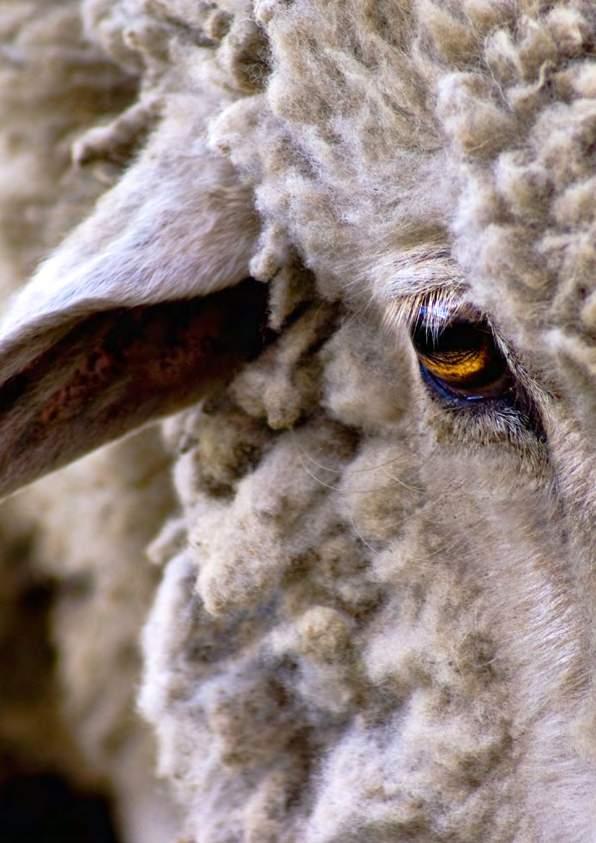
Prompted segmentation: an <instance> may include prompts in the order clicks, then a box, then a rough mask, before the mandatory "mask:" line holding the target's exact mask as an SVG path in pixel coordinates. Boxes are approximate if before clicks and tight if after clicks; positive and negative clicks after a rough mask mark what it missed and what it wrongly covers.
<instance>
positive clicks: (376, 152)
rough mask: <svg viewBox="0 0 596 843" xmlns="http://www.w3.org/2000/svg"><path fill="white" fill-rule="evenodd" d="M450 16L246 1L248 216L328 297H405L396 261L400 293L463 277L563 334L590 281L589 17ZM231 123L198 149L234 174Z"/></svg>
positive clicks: (472, 10) (508, 317)
mask: <svg viewBox="0 0 596 843" xmlns="http://www.w3.org/2000/svg"><path fill="white" fill-rule="evenodd" d="M451 5H452V4H441V9H439V8H438V7H437V6H435V5H433V4H432V3H426V2H425V3H422V2H420V3H413V4H399V6H397V5H396V4H395V3H391V2H388V3H376V4H373V6H374V9H373V8H372V7H371V6H370V4H362V3H342V4H337V5H336V6H333V9H332V11H330V9H329V5H328V4H321V3H319V2H316V0H312V1H311V2H301V3H295V4H292V5H290V6H288V5H287V4H281V3H271V2H269V3H260V4H256V15H257V19H258V20H259V21H260V23H261V25H262V26H263V27H264V28H265V30H266V33H267V36H268V38H269V44H270V49H271V53H272V56H273V72H272V75H271V78H270V80H269V82H268V85H267V92H266V93H267V99H268V103H269V106H270V112H269V114H268V117H267V118H265V119H261V120H260V121H259V123H258V128H257V130H256V134H257V136H258V137H257V138H255V137H252V138H250V139H247V140H246V142H248V143H254V149H255V150H259V152H258V155H259V156H260V158H261V161H260V166H259V168H258V169H259V170H260V172H262V173H266V177H265V178H263V179H262V183H259V181H257V184H256V194H257V199H258V203H259V207H260V209H261V211H262V213H263V215H264V217H265V219H266V220H267V219H268V220H271V221H273V220H274V221H275V226H276V227H277V228H279V225H280V222H282V221H283V222H284V223H285V225H286V228H287V233H288V236H289V238H290V240H292V241H294V242H295V243H296V244H297V245H298V246H299V248H300V249H301V251H302V254H303V256H304V257H305V260H306V261H307V263H309V264H310V265H311V266H312V268H313V269H315V270H316V272H317V274H318V276H319V279H320V283H321V285H322V286H323V287H325V286H326V285H328V286H329V288H330V289H331V290H333V289H335V290H336V291H337V289H338V288H339V290H340V291H341V294H343V295H348V296H350V295H352V294H354V292H355V291H357V290H364V291H365V295H366V294H368V293H369V292H370V290H372V291H373V293H379V292H380V293H381V295H387V291H390V293H391V294H393V293H394V292H396V291H397V292H399V290H400V289H402V285H403V289H404V291H405V292H408V291H409V289H408V272H407V270H406V271H404V265H405V264H407V262H408V258H409V257H410V256H411V257H412V258H413V259H412V260H411V262H410V276H411V280H412V281H413V282H415V281H416V279H417V277H419V274H418V276H417V270H420V269H421V268H424V271H425V272H426V273H427V274H429V273H432V272H435V271H436V272H441V271H442V268H443V272H444V273H445V274H446V275H447V276H449V275H451V278H452V280H453V281H454V282H459V281H460V278H459V277H458V276H459V275H461V273H462V272H463V273H464V275H465V276H466V280H467V283H469V284H470V285H471V287H472V289H473V292H474V295H475V296H476V297H477V298H478V300H479V302H480V303H481V304H484V305H486V306H488V307H490V308H492V309H494V310H496V311H497V313H499V312H500V315H501V316H502V318H503V320H504V321H506V322H507V323H513V326H514V328H515V327H517V325H516V323H517V322H521V323H522V325H521V326H519V327H520V330H521V329H522V328H523V322H524V316H523V313H524V312H525V313H526V314H527V318H526V322H527V323H528V324H530V323H531V324H532V325H533V326H534V329H535V326H536V317H537V316H541V317H544V318H545V321H549V322H550V323H551V324H552V323H553V322H555V323H556V321H557V319H558V317H561V319H563V320H564V321H566V322H567V323H568V322H569V318H568V312H569V308H570V307H572V306H573V305H572V304H570V300H575V301H577V299H578V296H585V291H586V288H587V289H588V292H589V291H590V290H591V289H593V285H594V272H593V266H594V248H593V245H592V244H593V242H594V238H593V227H594V222H595V218H594V213H595V212H594V203H593V202H590V200H589V198H588V197H589V196H590V195H592V194H591V188H590V185H591V184H592V183H591V181H590V178H591V177H593V174H592V172H591V167H592V165H591V155H590V151H589V150H590V149H591V146H590V138H591V137H593V133H594V120H595V110H596V106H595V105H594V99H593V97H594V85H595V84H596V83H595V81H594V78H595V76H594V75H595V73H596V70H595V66H594V62H593V57H592V54H591V51H590V47H589V43H590V37H591V33H593V28H594V12H593V8H591V7H590V4H587V3H582V2H578V3H572V4H569V3H564V4H559V5H557V6H556V7H555V8H554V9H553V8H551V7H548V8H547V7H544V8H543V7H541V6H540V4H534V6H533V7H532V8H530V7H528V9H527V13H528V14H527V15H523V14H521V12H522V11H523V10H520V13H519V14H517V16H512V9H511V7H510V6H509V4H502V3H496V2H495V3H484V4H476V3H473V2H469V3H466V4H453V7H457V10H456V11H453V9H451ZM458 42H459V46H458ZM233 123H234V117H233V114H230V116H229V120H226V118H225V117H224V118H223V119H220V120H219V121H218V123H217V125H216V126H215V127H214V130H213V140H214V142H215V143H216V144H217V143H221V144H222V145H223V146H226V147H227V148H228V149H230V151H231V155H232V158H236V159H237V160H238V161H239V162H241V161H242V158H243V154H244V153H243V150H241V149H240V146H241V145H242V144H238V142H236V145H235V144H234V142H233V141H232V142H231V141H230V138H231V135H232V134H233ZM236 137H237V136H236ZM255 141H257V142H255ZM570 223H571V224H572V225H573V231H572V232H571V233H570V230H569V227H570ZM446 244H449V245H450V246H451V252H452V255H453V257H454V258H455V260H456V261H457V264H458V265H459V267H460V269H459V270H456V269H455V264H452V265H451V266H448V265H447V264H446V262H445V258H444V253H445V250H444V248H443V247H444V246H445V245H446ZM422 254H425V255H426V260H425V261H424V262H423V263H421V261H420V256H421V255H422ZM569 278H573V279H574V282H570V281H569ZM446 280H448V279H446ZM415 286H416V284H415ZM563 288H565V289H563ZM561 296H564V297H565V298H566V304H565V306H563V305H562V303H561ZM592 309H593V307H592V308H591V309H590V310H589V313H588V311H586V312H585V313H584V314H583V317H582V318H584V319H586V318H588V319H590V320H591V319H593V316H590V313H591V311H592ZM546 317H548V319H547V318H546Z"/></svg>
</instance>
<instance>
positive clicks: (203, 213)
mask: <svg viewBox="0 0 596 843" xmlns="http://www.w3.org/2000/svg"><path fill="white" fill-rule="evenodd" d="M169 141H170V143H172V144H173V146H174V148H176V149H178V150H184V154H183V156H176V157H172V156H168V155H164V154H162V153H163V150H160V149H159V139H158V141H157V142H156V143H155V144H153V146H149V147H148V149H147V150H146V151H145V153H144V155H143V156H142V157H141V158H140V159H139V160H138V161H137V163H136V164H135V165H134V166H133V167H132V168H131V169H130V170H129V171H128V173H127V174H126V175H125V176H124V177H123V179H122V180H121V181H120V182H119V184H118V185H117V186H116V187H115V188H114V189H113V190H112V191H110V193H108V194H106V196H104V197H103V199H102V200H101V201H100V203H99V204H98V206H97V209H96V211H95V212H94V214H93V215H92V216H91V217H90V218H89V219H88V220H87V221H86V222H85V223H83V224H82V225H81V226H80V227H79V228H78V229H77V230H75V232H73V234H72V235H71V236H70V237H69V238H68V239H67V240H66V241H65V242H64V244H63V245H62V246H61V247H60V248H59V249H58V250H57V252H56V253H55V254H54V255H53V256H52V257H51V258H50V259H49V260H48V261H47V262H46V263H45V264H44V265H43V266H42V267H41V268H40V270H39V271H38V273H37V274H36V276H35V277H34V278H33V279H32V281H31V282H30V283H29V284H28V285H27V286H26V287H25V289H24V290H23V292H22V293H21V295H20V296H19V297H18V298H17V299H16V300H15V302H14V304H13V306H12V308H11V309H10V310H9V312H8V314H7V316H6V317H5V319H4V321H3V323H2V325H0V494H2V495H4V494H8V493H10V492H12V491H15V490H16V489H17V488H19V487H21V486H23V485H25V484H26V483H29V482H31V481H32V480H34V479H36V478H37V477H39V476H41V475H42V474H45V473H47V472H48V471H51V470H53V469H55V468H58V467H60V466H62V465H65V464H66V463H67V462H69V461H71V460H73V459H76V458H77V457H79V456H81V455H83V454H84V453H86V452H88V451H90V450H92V449H94V448H96V447H98V446H100V445H102V444H104V443H106V442H109V441H110V440H112V439H114V438H116V437H118V436H121V435H123V434H124V433H127V432H128V431H130V430H133V429H134V428H136V427H138V426H140V425H142V424H144V423H146V422H148V421H151V420H152V419H155V418H157V417H160V416H163V415H166V414H168V413H171V412H174V411H176V410H178V409H180V408H181V407H183V406H185V405H186V404H189V403H191V402H193V401H195V400H197V398H199V397H201V396H202V395H203V394H204V393H205V391H206V390H207V389H209V387H210V386H211V385H212V384H214V383H215V382H219V381H221V379H223V378H226V377H229V376H230V374H231V373H232V372H233V370H234V368H235V367H236V366H238V365H239V364H240V363H241V362H242V361H243V360H245V359H247V358H248V357H250V356H251V355H254V354H256V353H257V352H258V350H259V348H260V347H261V345H262V343H263V340H264V324H265V321H266V287H265V286H264V285H262V284H259V283H258V282H256V281H253V280H250V279H248V280H245V279H247V276H248V263H249V259H250V256H251V254H252V252H253V250H254V245H255V239H256V223H255V219H254V214H253V211H252V204H251V199H250V196H249V195H248V194H247V192H246V191H245V190H244V188H242V187H241V186H239V185H238V182H237V178H236V176H235V173H234V172H233V171H232V170H231V168H230V166H229V165H228V164H227V163H226V162H225V161H223V160H221V159H219V158H216V157H214V156H212V155H211V154H210V153H209V152H208V151H207V150H206V149H205V147H204V146H201V144H200V143H197V142H195V141H193V139H192V138H187V139H186V143H185V142H184V141H183V140H182V139H180V138H177V139H172V137H171V134H170V137H169ZM156 147H157V148H156ZM225 288H228V289H225Z"/></svg>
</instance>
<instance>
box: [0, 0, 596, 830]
mask: <svg viewBox="0 0 596 843" xmlns="http://www.w3.org/2000/svg"><path fill="white" fill-rule="evenodd" d="M82 13H83V18H84V20H85V25H86V27H87V32H88V33H89V37H90V38H92V39H94V40H95V41H96V42H97V43H99V44H100V45H101V46H102V48H103V49H104V50H105V51H106V52H107V54H108V55H110V56H111V57H112V60H113V61H114V62H115V63H116V64H118V65H121V66H123V67H129V66H130V67H136V68H137V69H138V68H139V67H140V70H139V72H140V73H141V74H142V82H141V84H140V88H139V95H138V99H137V101H136V102H135V103H134V104H132V105H131V106H130V107H129V108H128V109H127V110H126V111H125V112H124V113H123V114H122V115H121V116H120V117H117V118H116V119H115V121H114V122H113V123H112V124H111V125H109V126H101V127H100V128H97V127H96V128H92V129H91V130H90V132H89V133H87V134H85V135H83V136H82V137H80V138H79V139H78V140H77V142H76V144H75V148H74V156H75V160H76V161H77V162H79V165H80V166H83V165H84V164H85V162H90V161H91V162H92V161H95V160H97V159H101V158H103V157H107V158H108V159H109V158H110V155H112V154H113V153H114V150H117V149H121V148H122V147H124V148H126V147H127V146H129V145H130V146H133V147H134V139H135V137H136V135H137V134H138V133H139V132H147V133H148V137H147V140H146V141H142V142H141V143H140V148H139V150H138V151H137V152H136V153H134V154H133V155H132V160H131V161H130V163H129V165H128V166H127V167H126V168H125V170H124V172H123V173H122V175H121V176H120V178H119V179H118V180H117V181H116V183H115V185H114V186H113V187H112V188H111V189H110V190H109V191H107V192H106V193H105V194H104V195H103V196H102V197H101V199H100V200H99V201H98V202H97V205H96V207H95V209H94V210H93V212H92V213H91V215H90V216H89V217H88V218H87V219H86V220H85V221H83V222H82V223H81V224H80V225H79V226H78V227H76V228H75V229H74V230H73V232H72V233H71V234H69V235H68V236H67V238H66V239H65V240H64V242H63V243H62V245H61V246H59V247H58V249H57V250H56V251H55V252H54V253H53V254H52V255H51V256H50V257H49V258H48V259H47V260H46V261H45V262H43V263H42V264H41V266H40V268H39V270H38V271H37V272H36V274H35V275H34V277H33V279H32V280H31V281H30V282H29V284H28V285H27V287H26V288H25V290H24V291H23V292H22V293H21V294H20V296H19V297H17V298H16V300H15V301H14V303H13V304H12V305H11V307H10V308H9V309H8V311H7V313H6V316H5V318H4V320H3V322H2V325H1V326H0V361H1V362H0V404H1V406H2V408H3V412H2V416H1V418H0V430H1V434H2V436H1V440H2V444H1V445H0V466H1V468H2V478H3V479H2V483H3V485H2V489H3V491H4V492H6V493H8V492H11V491H14V490H15V489H16V488H18V487H19V486H20V485H22V484H25V483H28V482H30V481H32V480H33V479H34V478H35V477H37V476H38V475H40V474H42V473H44V472H47V471H49V470H51V469H53V468H57V467H59V466H61V465H63V464H64V463H65V462H66V461H68V460H70V459H73V458H74V457H76V456H78V455H80V454H82V453H84V452H85V451H86V450H89V449H92V448H94V447H96V446H97V445H100V444H104V443H105V442H106V441H108V440H109V439H110V438H113V437H115V436H120V435H122V434H124V433H125V432H126V431H128V430H130V429H133V428H136V427H137V426H138V425H139V424H141V423H145V422H149V421H151V420H153V419H155V418H158V417H161V416H163V415H167V414H171V413H173V412H174V411H178V410H181V409H182V407H183V405H184V404H189V405H192V406H191V407H190V409H188V410H187V411H185V412H181V413H178V412H176V414H175V415H173V416H172V417H171V418H169V419H168V420H167V421H166V422H165V424H164V430H163V436H164V441H165V446H166V448H167V449H168V451H169V453H170V454H171V455H172V459H173V462H174V468H173V477H174V485H175V489H176V493H177V497H178V502H179V507H178V510H177V511H176V513H175V514H174V516H173V517H172V518H171V519H169V520H167V521H166V523H165V524H164V525H163V528H162V530H161V532H160V534H159V536H158V537H157V538H156V539H155V540H154V541H153V542H152V543H151V545H150V548H149V555H150V558H151V559H152V560H153V561H154V563H155V564H156V565H158V566H161V568H162V569H163V574H162V579H161V583H160V585H159V587H158V590H157V594H156V597H155V600H154V604H153V607H152V609H151V611H150V614H149V617H148V620H147V623H146V625H145V628H144V632H143V639H142V641H143V653H144V669H143V680H142V684H141V688H140V693H139V702H138V704H139V708H140V710H141V712H142V714H143V715H144V717H145V718H146V719H147V721H148V722H149V723H150V724H151V725H152V727H153V729H154V732H155V735H156V739H157V746H158V764H157V769H158V773H159V775H160V776H162V777H163V778H165V779H166V780H168V781H169V782H170V784H171V787H172V790H173V792H174V794H175V796H176V799H177V802H178V804H179V805H180V807H181V811H182V815H183V816H182V818H181V820H180V827H179V833H180V835H181V838H180V839H181V840H182V839H183V840H185V841H186V840H189V841H197V843H223V841H228V842H229V841H232V840H245V841H247V843H256V841H259V843H263V841H271V843H273V841H288V843H289V841H301V843H331V841H339V840H341V841H342V843H344V841H367V843H368V841H376V842H377V843H383V841H390V840H391V841H394V840H417V841H429V840H433V841H434V840H437V841H448V840H449V841H452V840H457V841H478V840H483V841H488V842H489V843H497V841H498V842H499V843H501V841H503V843H505V841H507V843H509V842H510V841H515V843H531V842H532V841H536V842H538V841H540V843H543V841H546V843H548V841H553V843H554V841H560V840H569V841H574V843H582V841H585V842H586V843H587V841H591V840H593V838H594V830H595V829H596V809H595V807H594V806H595V804H596V802H595V800H594V790H595V786H596V736H595V719H594V709H593V669H592V663H593V653H594V642H595V638H594V622H593V611H592V606H593V603H594V596H595V589H596V584H595V583H594V578H593V575H592V566H591V563H592V561H593V558H594V531H593V517H594V511H595V509H596V499H595V491H594V490H595V486H594V476H595V475H594V406H595V404H594V402H595V392H594V379H593V374H594V370H595V368H596V356H595V350H594V334H595V328H596V310H595V305H594V302H595V301H596V285H595V281H594V266H595V257H596V248H595V246H594V242H595V241H594V231H595V225H596V220H595V212H596V203H595V202H594V187H595V178H596V176H595V174H594V139H595V136H596V101H595V100H596V61H595V56H594V45H595V43H596V9H595V7H594V5H593V3H591V2H590V0H566V2H554V3H553V2H543V0H515V1H514V0H511V1H510V2H509V1H508V0H461V2H456V0H447V1H446V2H443V3H440V4H439V3H436V2H432V0H411V2H408V0H377V2H375V3H369V2H363V0H342V2H339V0H333V1H332V2H323V0H294V1H293V2H287V0H255V2H254V3H251V2H248V0H219V2H209V3H201V2H199V3H190V2H187V0H146V2H142V0H122V2H117V0H116V2H110V0H93V1H91V0H87V2H85V3H84V4H83V7H82ZM148 125H149V126H150V128H147V126H148ZM251 279H252V280H251ZM122 361H124V364H125V365H124V364H123V362H122ZM147 383H149V384H150V387H151V388H150V389H146V388H145V385H146V384H147ZM131 441H132V440H131ZM125 444H126V441H125V442H124V443H123V445H125ZM114 470H115V467H114ZM138 517H139V518H142V512H140V511H139V515H138Z"/></svg>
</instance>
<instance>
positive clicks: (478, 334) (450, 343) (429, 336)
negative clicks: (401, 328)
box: [412, 319, 497, 356]
mask: <svg viewBox="0 0 596 843" xmlns="http://www.w3.org/2000/svg"><path fill="white" fill-rule="evenodd" d="M412 340H413V342H414V345H415V347H416V350H417V351H419V352H420V354H424V355H428V356H432V355H433V354H448V353H449V352H474V351H476V352H479V351H481V350H482V349H485V348H487V347H488V346H494V343H493V339H492V332H491V330H490V328H489V327H488V325H487V324H486V323H482V322H478V323H474V322H467V321H465V320H455V321H453V322H450V323H449V324H448V325H446V326H445V327H444V328H440V329H439V330H436V329H434V330H431V328H430V327H429V326H428V323H426V322H425V321H424V319H422V320H419V321H418V323H417V325H416V327H415V329H414V333H413V336H412ZM496 351H497V350H496V349H495V352H496Z"/></svg>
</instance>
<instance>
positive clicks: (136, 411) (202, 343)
mask: <svg viewBox="0 0 596 843" xmlns="http://www.w3.org/2000/svg"><path fill="white" fill-rule="evenodd" d="M266 311H267V287H266V285H264V284H260V283H258V282H257V281H253V280H252V279H249V280H246V281H244V282H242V283H241V284H238V285H237V286H235V287H232V288H229V289H226V290H224V291H223V292H219V293H214V294H212V295H210V296H206V297H201V298H195V299H187V300H181V301H170V302H165V303H162V304H155V305H147V306H141V307H131V308H115V309H113V310H105V311H102V312H98V313H95V314H93V315H91V316H88V317H86V318H84V319H83V320H81V321H79V322H76V323H74V324H73V325H72V326H71V327H70V328H68V329H67V331H66V333H63V334H62V335H61V336H60V338H59V339H58V340H57V341H56V342H54V344H53V345H51V346H50V347H49V348H48V349H47V350H45V351H43V352H42V353H41V354H39V355H38V356H37V357H35V358H34V359H33V360H30V361H29V362H28V363H27V365H26V367H25V368H23V369H22V370H21V371H19V372H17V373H16V374H14V375H13V376H12V377H10V378H9V379H8V380H5V381H4V383H0V495H6V494H8V493H10V492H12V491H15V490H16V489H17V488H19V487H20V486H23V485H25V484H26V483H30V482H31V481H32V480H35V479H36V478H37V477H40V476H41V475H43V474H45V473H47V472H49V471H52V470H53V469H56V468H59V467H60V466H63V465H65V464H66V463H68V462H70V461H72V460H74V459H76V458H77V457H80V456H82V455H83V454H85V453H87V452H88V451H91V450H93V449H95V448H97V447H99V446H100V445H104V444H106V443H107V442H110V441H111V440H113V439H116V438H117V437H119V436H122V435H123V434H125V433H128V432H129V431H131V430H134V429H135V428H137V427H139V426H140V425H143V424H145V423H146V422H149V421H151V420H154V419H157V418H159V417H161V416H165V415H168V414H169V413H172V412H175V411H177V410H179V409H181V408H183V407H185V406H187V405H189V404H191V403H192V402H194V401H196V400H198V399H199V398H201V397H202V396H203V395H205V394H206V393H207V392H208V391H209V389H210V388H211V387H213V386H214V385H216V384H218V383H221V382H223V381H225V380H226V379H228V378H230V377H231V376H232V375H233V373H234V372H235V370H236V369H237V368H238V367H239V366H240V365H241V364H242V363H243V362H245V361H246V360H249V359H250V358H252V357H254V356H256V355H257V354H258V352H259V351H260V349H261V348H262V347H263V345H264V344H265V342H266V340H267V329H266V317H267V313H266Z"/></svg>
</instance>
